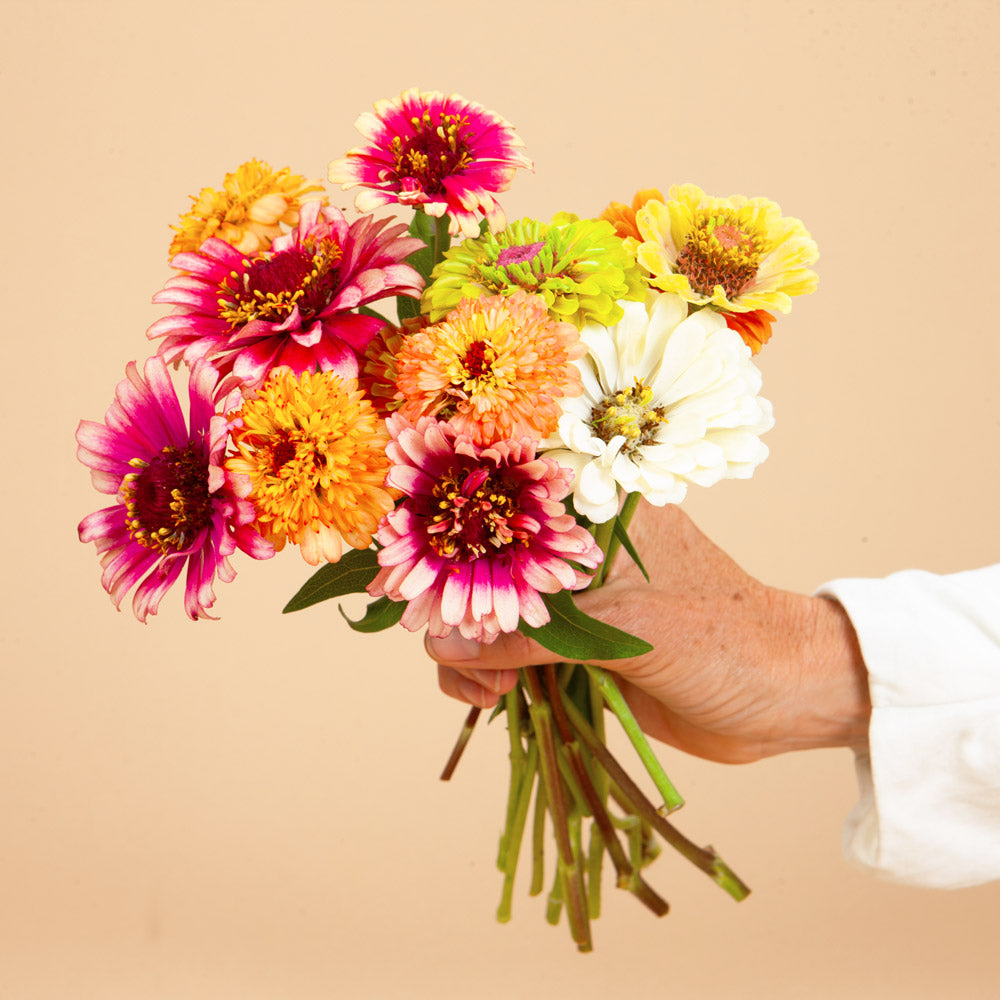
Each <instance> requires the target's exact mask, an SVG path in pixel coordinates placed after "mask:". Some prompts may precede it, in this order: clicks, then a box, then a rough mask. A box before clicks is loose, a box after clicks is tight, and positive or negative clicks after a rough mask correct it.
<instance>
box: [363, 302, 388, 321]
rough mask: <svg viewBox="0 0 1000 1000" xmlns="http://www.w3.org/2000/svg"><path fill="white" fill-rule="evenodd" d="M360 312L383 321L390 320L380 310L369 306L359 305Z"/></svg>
mask: <svg viewBox="0 0 1000 1000" xmlns="http://www.w3.org/2000/svg"><path fill="white" fill-rule="evenodd" d="M358 312H359V313H360V314H361V315H362V316H371V317H372V318H373V319H380V320H382V322H383V323H388V322H389V320H387V319H386V318H385V317H384V316H383V315H382V314H381V313H380V312H378V311H377V310H375V309H372V308H370V307H369V306H358Z"/></svg>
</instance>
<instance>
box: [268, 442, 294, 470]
mask: <svg viewBox="0 0 1000 1000" xmlns="http://www.w3.org/2000/svg"><path fill="white" fill-rule="evenodd" d="M293 458H295V444H294V443H293V442H292V441H291V440H289V439H288V438H287V437H283V438H281V439H279V440H278V442H277V443H276V444H275V445H274V446H273V447H272V449H271V469H272V471H273V472H274V474H275V475H277V474H278V473H279V472H280V471H281V468H282V466H283V465H285V464H286V463H288V462H290V461H291V460H292V459H293Z"/></svg>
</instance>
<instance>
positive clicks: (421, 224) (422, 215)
mask: <svg viewBox="0 0 1000 1000" xmlns="http://www.w3.org/2000/svg"><path fill="white" fill-rule="evenodd" d="M436 232H437V219H435V218H432V217H431V216H429V215H428V214H427V213H426V212H425V211H424V210H423V209H422V208H418V209H417V210H416V211H415V212H414V213H413V219H412V220H411V221H410V235H411V236H416V237H417V239H419V240H423V241H424V243H426V244H427V245H428V246H432V245H433V243H434V234H435V233H436Z"/></svg>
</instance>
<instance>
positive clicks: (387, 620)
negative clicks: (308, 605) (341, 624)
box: [337, 597, 406, 632]
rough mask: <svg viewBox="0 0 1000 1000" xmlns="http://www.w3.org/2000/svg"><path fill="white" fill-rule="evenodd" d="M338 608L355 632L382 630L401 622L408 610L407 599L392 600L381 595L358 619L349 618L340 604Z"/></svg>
mask: <svg viewBox="0 0 1000 1000" xmlns="http://www.w3.org/2000/svg"><path fill="white" fill-rule="evenodd" d="M337 610H338V611H339V612H340V613H341V614H342V615H343V616H344V621H346V622H347V624H348V625H350V626H351V628H352V629H354V631H355V632H381V631H382V630H383V629H387V628H392V626H393V625H395V624H397V623H398V622H399V619H400V618H402V617H403V612H404V611H405V610H406V601H390V600H389V598H388V597H380V598H379V599H378V600H377V601H372V603H371V604H369V605H368V608H367V609H366V610H365V614H364V617H363V618H359V619H358V620H357V621H355V620H354V619H353V618H349V617H348V616H347V614H346V612H345V611H344V609H343V608H341V607H339V606H338V608H337Z"/></svg>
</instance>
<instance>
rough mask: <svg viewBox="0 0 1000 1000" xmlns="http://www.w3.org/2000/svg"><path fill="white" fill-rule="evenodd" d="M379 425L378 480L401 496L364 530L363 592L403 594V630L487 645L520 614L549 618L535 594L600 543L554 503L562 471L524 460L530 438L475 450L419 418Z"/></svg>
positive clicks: (530, 451) (574, 585)
mask: <svg viewBox="0 0 1000 1000" xmlns="http://www.w3.org/2000/svg"><path fill="white" fill-rule="evenodd" d="M387 426H388V429H389V433H390V434H391V435H392V440H391V441H390V442H389V445H388V446H387V448H386V451H387V453H388V455H389V458H390V459H391V460H392V462H393V466H392V468H391V469H390V470H389V475H388V477H387V480H386V481H387V483H388V485H390V486H393V487H395V488H397V489H399V490H400V491H402V492H403V493H404V494H405V496H406V499H405V500H404V501H403V502H402V503H401V504H400V505H399V506H398V507H397V508H396V509H395V510H394V511H392V512H390V513H389V514H388V515H386V518H385V519H384V521H383V523H382V526H381V527H380V528H379V531H378V533H377V535H376V538H377V540H378V542H379V543H380V544H381V545H382V546H384V547H383V548H382V549H381V550H380V551H379V554H378V561H379V565H380V566H381V567H382V569H380V570H379V572H378V575H377V576H376V577H375V579H374V580H373V581H372V582H371V584H369V586H368V592H369V593H370V594H371V595H372V596H373V597H381V596H383V595H385V596H388V597H389V598H391V599H392V600H394V601H407V602H409V603H408V605H407V608H406V610H405V611H404V612H403V617H402V624H403V625H404V626H405V627H406V628H408V629H410V630H411V631H415V630H417V629H420V628H422V627H423V626H424V625H427V626H428V627H429V631H430V633H431V635H435V636H444V635H447V634H448V633H449V632H450V631H451V630H452V628H458V630H459V631H460V632H461V633H462V635H463V636H465V637H466V638H469V639H478V640H481V641H483V642H492V641H493V640H494V639H495V638H496V637H497V636H498V635H499V634H500V633H501V632H513V631H515V630H516V629H517V627H518V622H519V620H520V619H522V618H523V619H524V621H525V622H527V623H528V624H529V625H531V626H539V625H544V624H545V623H546V622H547V621H548V620H549V613H548V609H547V608H546V607H545V603H544V602H543V601H542V599H541V597H540V596H539V594H552V593H555V592H557V591H560V590H566V589H574V590H575V589H578V588H580V587H582V586H584V585H585V584H586V583H587V582H588V581H589V579H590V578H589V577H588V576H587V575H586V574H585V573H583V572H582V571H581V570H579V569H577V568H576V567H575V566H574V565H572V564H571V563H576V564H579V565H580V566H584V567H589V568H594V567H596V566H597V565H598V564H599V563H600V561H601V551H600V548H599V547H598V546H597V544H596V543H595V542H594V539H593V538H592V537H591V535H590V533H589V532H588V531H587V530H586V529H585V528H583V527H581V526H580V525H578V524H577V523H576V520H575V519H574V518H573V516H572V515H571V514H567V513H566V510H565V507H564V506H563V504H562V502H561V501H562V499H563V497H565V496H566V494H567V493H568V492H569V490H570V486H571V481H572V472H570V471H569V470H568V469H565V468H562V467H561V466H560V465H558V464H557V463H556V462H554V461H553V460H552V459H548V458H539V457H536V455H535V448H536V443H535V442H534V441H531V440H530V439H528V438H523V439H522V440H520V441H497V442H494V443H492V444H490V445H488V446H487V447H481V446H479V445H477V444H475V443H474V442H473V441H472V439H471V438H469V437H468V436H466V435H463V434H459V433H458V432H457V431H456V430H455V428H454V427H452V426H451V425H449V424H444V423H439V422H438V421H436V420H434V419H433V418H431V417H421V418H420V420H418V421H417V423H416V424H415V425H414V424H411V423H410V422H409V421H407V420H406V419H405V418H404V417H402V416H400V415H399V414H394V415H393V416H391V417H389V419H388V421H387Z"/></svg>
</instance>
